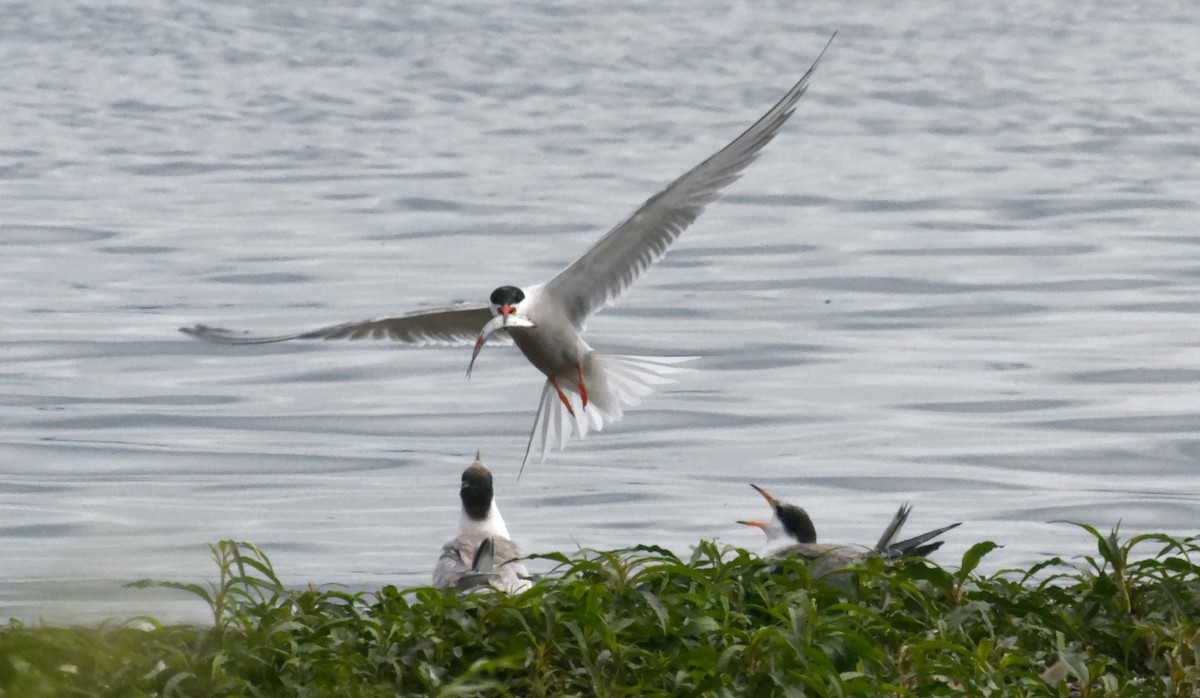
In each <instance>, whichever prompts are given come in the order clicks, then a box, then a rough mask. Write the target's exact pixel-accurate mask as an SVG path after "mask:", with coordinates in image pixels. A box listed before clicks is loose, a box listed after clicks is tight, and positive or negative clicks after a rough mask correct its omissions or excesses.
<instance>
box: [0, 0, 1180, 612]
mask: <svg viewBox="0 0 1200 698" xmlns="http://www.w3.org/2000/svg"><path fill="white" fill-rule="evenodd" d="M334 5H336V6H334ZM493 5H495V6H493ZM676 5H678V6H676ZM768 5H771V6H768ZM878 5H880V4H879V3H834V2H814V3H805V4H803V5H802V6H796V5H795V4H794V3H729V4H722V3H717V2H702V3H688V4H674V3H657V2H641V3H632V2H625V3H604V4H600V5H597V4H592V5H589V6H588V7H589V9H588V11H587V12H586V13H582V12H580V11H579V10H577V9H575V8H576V6H575V5H573V4H567V3H563V4H555V3H548V2H532V3H529V2H525V3H495V4H492V3H483V4H480V3H450V2H442V3H425V4H422V3H396V4H394V5H387V6H380V5H377V4H368V3H358V4H354V3H335V4H329V3H316V2H303V1H292V2H287V3H257V4H253V5H252V6H251V7H249V8H248V7H242V6H241V5H240V4H238V3H224V2H198V1H195V0H187V1H185V2H175V3H155V2H148V1H138V0H133V1H130V2H124V3H117V4H112V5H99V4H90V3H89V4H83V3H80V4H75V3H69V2H50V3H32V2H31V3H6V4H3V5H0V64H2V65H4V66H5V68H4V70H3V71H2V72H0V99H2V102H0V104H2V105H3V109H0V134H2V135H0V244H2V249H3V255H2V257H0V326H2V327H3V330H2V331H0V375H2V378H0V616H4V617H7V616H15V617H19V618H25V619H36V618H47V619H55V620H63V619H67V620H86V619H93V618H99V617H109V616H116V617H123V616H126V615H129V614H132V613H155V614H159V615H164V616H166V617H193V618H194V617H201V615H202V613H203V609H202V608H201V607H200V606H199V605H198V604H197V603H195V602H192V601H190V600H188V599H186V598H179V597H178V596H176V595H172V594H149V593H147V592H133V591H122V590H121V589H120V585H121V584H122V583H124V582H128V581H131V580H134V579H138V578H142V577H156V578H167V579H176V580H194V579H202V578H206V577H211V575H212V571H213V568H212V565H211V563H210V562H209V559H208V553H207V550H206V548H205V544H206V543H209V542H213V541H216V540H218V539H221V538H237V539H244V540H249V541H253V542H255V543H257V544H258V545H260V546H261V547H262V548H264V549H265V550H266V551H267V552H268V554H270V555H271V556H272V559H273V561H274V563H275V565H276V567H277V569H278V570H279V571H280V573H281V574H282V576H283V577H284V579H285V580H286V581H288V582H289V583H293V584H305V583H309V582H313V583H326V582H335V583H341V584H346V585H348V586H350V587H351V588H372V587H378V586H381V585H383V584H397V585H411V584H420V583H424V582H426V581H427V579H428V576H427V575H428V572H429V571H430V570H431V568H432V565H433V560H434V559H435V557H436V555H437V551H438V548H439V546H440V545H441V543H442V542H443V541H445V540H446V539H448V538H449V537H450V536H451V535H452V533H453V531H454V528H455V526H456V523H457V518H458V502H457V486H458V478H459V473H460V472H461V470H462V468H463V467H464V466H466V465H467V464H468V463H469V461H470V460H471V457H472V456H473V455H474V453H475V450H476V449H480V450H482V452H483V456H484V460H485V461H486V462H487V463H488V464H489V465H490V467H491V468H492V469H493V471H494V472H495V473H496V476H497V482H498V488H499V489H498V497H499V501H500V504H501V508H502V510H503V511H504V514H505V517H506V519H507V520H508V524H509V528H510V530H512V531H513V533H514V535H516V536H517V537H518V539H519V540H520V541H521V543H522V544H523V546H524V547H525V549H526V550H527V551H530V552H543V551H552V550H572V549H574V548H576V547H577V546H587V547H603V548H611V547H620V546H627V545H631V544H636V543H653V544H658V545H662V546H666V547H669V548H671V549H674V550H676V551H678V552H680V553H685V552H687V550H688V549H689V546H690V545H692V544H694V543H695V542H696V541H697V540H699V539H702V538H718V539H720V540H721V541H723V542H727V543H732V544H737V545H742V546H747V547H752V548H757V547H758V546H759V545H760V543H761V541H760V538H761V535H760V534H759V532H758V531H756V530H753V529H748V528H743V527H740V526H738V525H736V524H735V523H734V520H735V519H738V518H745V517H751V516H764V515H767V514H768V511H767V509H766V507H765V505H764V504H763V502H762V500H761V499H760V498H759V497H758V495H757V494H755V493H754V491H753V490H751V489H750V488H749V487H748V486H747V483H749V482H755V483H757V484H760V485H762V486H764V487H766V488H768V489H770V490H771V491H772V492H773V493H775V494H776V495H778V496H780V497H783V498H786V499H790V500H793V501H795V502H797V503H800V504H802V505H804V506H806V507H807V508H808V510H809V511H810V512H811V514H812V515H813V518H814V519H815V520H816V523H817V527H818V530H819V531H820V532H821V533H822V537H824V538H825V539H826V540H840V541H861V542H869V541H872V540H874V538H875V537H876V536H877V534H878V532H879V531H880V530H881V528H882V526H883V524H884V523H885V522H886V519H887V517H888V516H889V515H890V514H891V512H892V511H893V510H894V509H895V507H896V506H897V505H898V504H899V503H900V502H902V501H904V500H908V501H910V502H912V503H913V505H914V506H915V512H914V514H913V518H912V519H911V520H910V527H911V530H914V531H915V530H920V529H923V528H931V527H934V526H940V525H944V524H946V523H949V522H952V521H963V522H964V524H963V526H962V527H961V528H958V529H956V530H954V531H952V532H951V533H949V534H947V535H946V539H947V543H946V546H945V547H944V548H943V550H942V552H941V553H939V555H938V559H940V560H941V561H943V562H946V563H951V564H952V563H953V562H954V561H956V560H958V559H959V556H961V554H962V552H963V551H964V550H965V549H966V548H967V547H968V546H970V545H971V544H973V543H975V542H977V541H980V540H984V539H991V540H995V541H997V542H1000V543H1002V544H1003V545H1004V546H1005V547H1004V548H1003V549H1001V550H999V551H997V552H996V553H994V554H993V555H992V556H991V557H989V558H988V564H987V567H988V569H991V570H996V569H1000V568H1003V567H1006V566H1010V565H1022V564H1028V563H1029V562H1032V561H1035V560H1040V559H1043V558H1044V557H1046V556H1049V555H1063V556H1073V555H1080V554H1086V553H1091V552H1093V551H1094V544H1093V543H1092V542H1091V541H1090V540H1089V539H1088V537H1087V536H1086V535H1084V534H1083V533H1082V532H1081V531H1080V530H1078V529H1076V528H1074V527H1072V526H1069V525H1066V524H1063V523H1053V522H1054V521H1057V520H1064V519H1065V520H1074V521H1087V522H1090V523H1092V524H1095V525H1096V526H1099V527H1101V528H1107V527H1110V526H1113V525H1115V524H1116V523H1117V522H1118V521H1121V527H1122V531H1124V532H1125V533H1127V534H1134V533H1140V532H1146V531H1164V532H1167V533H1171V534H1176V535H1191V534H1195V533H1196V532H1197V517H1198V514H1200V478H1198V477H1197V469H1198V467H1200V235H1198V234H1197V220H1198V217H1197V213H1198V209H1200V207H1198V205H1197V192H1200V98H1198V97H1197V95H1200V44H1197V42H1196V41H1195V38H1196V37H1195V27H1196V26H1197V22H1198V21H1200V10H1198V9H1197V6H1196V5H1195V3H1192V2H1186V1H1181V2H1177V3H1171V2H1157V3H1146V4H1138V3H1117V2H1113V3H1079V4H1078V6H1075V5H1067V4H1065V3H1052V2H1033V1H1030V0H1026V1H1024V2H1012V3H975V2H946V3H940V4H935V3H923V2H920V3H918V2H908V3H899V4H895V6H894V7H882V6H878ZM835 29H837V30H839V31H840V34H839V36H838V38H837V39H836V40H835V41H834V44H833V46H832V48H831V49H830V52H829V54H828V55H827V56H826V60H825V62H824V63H823V64H822V66H821V68H820V70H819V72H818V73H817V75H816V76H815V78H814V79H813V82H812V87H811V89H810V91H809V93H808V95H807V96H805V97H804V99H803V100H802V101H801V104H800V106H799V109H798V111H797V113H796V116H795V117H794V118H793V120H792V121H791V122H790V123H789V124H788V125H787V126H786V127H785V129H784V131H783V133H782V134H781V135H780V136H779V138H777V139H776V140H775V141H774V142H773V143H771V145H770V146H769V147H768V149H767V152H766V154H765V156H764V157H763V158H762V159H761V160H760V161H758V162H757V163H755V164H754V165H753V166H752V167H751V169H750V170H749V172H748V173H747V175H746V176H745V177H744V178H743V179H742V180H741V181H740V182H738V183H736V184H735V185H734V186H732V187H730V189H729V195H728V196H727V197H725V198H724V199H723V200H721V201H720V202H718V203H717V204H716V205H714V206H712V207H711V208H710V209H709V211H708V212H707V213H706V214H705V215H704V216H703V217H702V218H701V219H700V220H699V222H698V223H697V224H696V225H695V226H693V227H692V228H691V229H690V230H689V231H688V232H687V233H686V234H685V235H684V237H683V238H682V239H681V240H680V241H679V242H678V243H677V244H676V245H675V246H674V248H673V249H672V250H671V252H670V254H669V255H668V256H667V258H666V259H665V260H664V261H663V262H662V263H660V264H659V265H657V266H656V267H655V268H653V269H652V270H651V272H650V273H649V274H648V275H647V276H646V277H644V278H643V279H642V280H641V281H640V282H639V283H638V284H637V285H636V286H635V287H634V289H633V290H632V292H631V293H630V294H628V295H627V296H625V297H624V298H623V299H622V301H621V303H620V304H619V305H617V306H616V307H613V308H611V309H607V310H605V311H604V312H603V313H602V314H601V315H599V316H597V317H596V318H594V319H593V321H592V322H591V323H590V326H589V334H588V337H589V340H590V341H591V343H592V344H593V346H595V347H596V348H597V349H600V350H603V351H613V352H622V353H639V354H662V355H673V354H687V355H693V354H694V355H700V356H702V357H703V359H702V361H701V362H700V363H699V368H700V369H701V370H700V371H698V372H696V373H693V374H690V375H687V376H684V378H683V380H682V381H681V382H679V383H678V384H676V385H673V386H668V387H666V388H665V389H663V390H660V391H659V392H657V393H656V394H654V395H653V396H652V397H650V398H649V399H647V400H646V401H645V402H644V404H643V405H642V406H641V407H639V408H636V409H634V410H632V411H631V412H629V413H628V414H627V415H626V418H625V420H624V421H623V422H622V423H620V424H619V425H616V426H615V427H613V428H611V429H609V430H605V431H604V432H603V433H600V434H593V435H589V436H588V437H587V438H586V439H584V440H582V441H573V442H572V443H571V444H570V445H569V446H568V448H567V450H566V451H565V452H563V453H561V454H560V453H555V454H553V455H552V456H551V457H550V459H549V460H548V461H547V462H546V463H545V464H544V465H537V464H535V465H532V466H530V467H529V468H528V469H527V470H526V472H525V474H524V476H523V477H522V478H521V480H520V481H519V482H518V480H517V467H518V465H519V463H520V459H521V456H522V454H523V452H524V447H525V441H526V437H527V435H528V430H529V427H530V425H531V423H532V419H533V411H534V408H535V406H536V402H537V397H538V394H539V391H540V388H541V377H540V375H538V374H537V373H536V372H535V371H534V370H533V369H532V368H531V367H530V366H528V364H526V363H525V362H524V360H523V359H522V358H521V357H520V355H519V354H518V353H517V352H516V350H515V349H512V348H496V347H489V348H487V349H486V350H485V352H484V353H483V355H482V357H481V359H480V363H479V364H477V366H476V370H475V373H474V376H473V378H472V379H471V380H470V381H469V382H468V381H467V380H466V379H465V378H464V375H463V374H464V371H465V369H466V364H467V360H468V358H469V351H470V350H469V348H462V349H446V348H428V349H419V348H411V347H404V346H399V345H393V344H389V343H386V342H370V341H367V342H357V343H297V344H283V345H271V346H261V347H221V346H212V345H207V344H203V343H200V342H196V341H194V340H191V339H189V338H187V337H185V336H183V335H180V334H179V333H177V332H176V328H177V327H179V326H181V325H189V324H193V323H196V322H206V323H210V324H217V325H222V326H226V327H233V328H249V329H255V330H259V331H264V332H274V331H290V330H297V329H304V328H310V327H317V326H321V325H325V324H331V323H336V322H342V321H348V320H358V319H364V318H368V317H372V316H379V315H387V314H392V313H397V312H402V311H409V310H414V309H419V308H424V307H438V306H442V305H445V304H447V303H448V302H453V301H464V300H470V301H482V300H484V299H485V298H486V296H487V294H488V293H489V292H490V291H491V289H492V288H494V287H495V286H498V285H501V284H503V283H516V284H528V283H534V282H537V281H541V280H544V279H546V278H548V277H549V276H551V275H552V274H554V273H555V272H557V271H558V270H559V269H560V268H561V267H562V266H564V265H565V264H566V263H568V262H569V261H571V260H572V259H573V258H574V257H575V256H576V255H578V254H579V253H581V252H582V251H583V250H584V249H586V247H587V246H588V245H589V244H590V243H591V242H592V241H593V240H594V239H596V238H597V237H598V236H599V235H600V234H602V233H603V232H604V231H605V230H607V229H608V227H609V226H611V225H613V224H614V223H616V222H617V221H618V220H620V219H621V218H623V217H624V216H625V215H626V214H627V213H629V212H630V211H632V210H633V209H634V208H635V207H636V206H637V205H638V204H639V203H640V202H641V201H642V200H644V199H645V198H646V197H647V196H649V195H650V194H652V193H653V192H655V191H657V190H658V189H659V188H660V187H661V186H663V185H664V184H665V183H667V182H669V181H670V180H671V179H673V178H674V177H676V176H677V175H679V174H680V173H681V172H683V171H684V170H685V169H687V168H689V167H691V166H692V165H694V164H696V163H697V162H699V161H700V160H701V159H702V158H704V157H706V156H707V155H708V154H710V153H711V152H713V151H715V150H716V149H717V148H719V147H720V146H722V145H724V143H725V142H727V141H728V140H729V139H731V138H732V137H733V136H735V135H736V134H737V133H738V132H740V131H741V130H742V129H743V128H745V127H746V126H748V125H749V124H750V123H751V122H752V121H753V120H754V119H756V118H757V117H758V116H759V115H760V114H761V113H762V112H764V111H765V110H766V109H767V107H769V106H770V104H772V103H773V102H774V101H775V100H776V99H777V98H778V97H779V96H781V95H782V94H783V92H784V91H785V90H786V89H787V87H788V86H789V85H791V83H792V82H794V81H795V80H796V79H797V78H798V77H799V75H800V74H801V73H802V72H803V71H804V70H805V69H806V68H807V67H808V65H809V64H810V63H811V61H812V60H813V58H815V56H816V55H817V53H818V52H819V50H820V48H821V46H822V45H823V44H824V42H825V40H826V39H827V38H828V36H829V35H830V34H831V33H832V32H833V31H834V30H835ZM1147 552H1150V550H1147Z"/></svg>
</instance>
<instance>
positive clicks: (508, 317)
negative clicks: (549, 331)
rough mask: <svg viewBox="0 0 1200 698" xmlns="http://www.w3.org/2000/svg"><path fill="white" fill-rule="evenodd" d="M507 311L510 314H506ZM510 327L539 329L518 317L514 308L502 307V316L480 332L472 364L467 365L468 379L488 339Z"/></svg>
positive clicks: (491, 321)
mask: <svg viewBox="0 0 1200 698" xmlns="http://www.w3.org/2000/svg"><path fill="white" fill-rule="evenodd" d="M505 310H507V311H508V312H504V311H505ZM510 327H537V324H536V323H534V322H532V321H530V320H526V319H525V318H523V317H521V316H520V315H517V314H516V311H515V309H514V308H513V307H512V306H508V305H505V306H501V314H500V315H497V316H496V317H494V318H492V319H491V320H488V324H486V325H484V326H483V329H482V330H479V337H478V338H477V339H476V340H475V350H474V351H472V352H471V363H469V364H467V378H470V377H471V369H472V368H474V367H475V358H476V357H477V356H479V352H480V350H482V349H483V345H484V344H487V341H488V337H491V336H492V335H493V334H495V333H496V332H497V331H499V330H506V329H508V328H510Z"/></svg>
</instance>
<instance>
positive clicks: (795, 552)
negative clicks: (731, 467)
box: [738, 484, 961, 578]
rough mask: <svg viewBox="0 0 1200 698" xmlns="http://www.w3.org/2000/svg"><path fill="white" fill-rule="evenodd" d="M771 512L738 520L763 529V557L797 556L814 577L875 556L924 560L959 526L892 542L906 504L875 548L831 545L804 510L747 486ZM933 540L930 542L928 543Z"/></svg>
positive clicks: (906, 512) (906, 511)
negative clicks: (820, 537) (765, 518)
mask: <svg viewBox="0 0 1200 698" xmlns="http://www.w3.org/2000/svg"><path fill="white" fill-rule="evenodd" d="M750 486H751V487H753V488H754V489H755V490H757V491H758V493H759V494H761V495H762V496H763V499H765V500H767V504H770V505H771V510H772V511H773V512H774V514H773V516H772V517H771V520H770V521H768V522H762V521H757V520H752V519H744V520H741V521H738V523H740V524H745V525H746V526H754V527H756V528H759V529H762V532H763V533H765V534H766V535H767V543H766V546H765V547H764V548H763V550H762V556H763V557H799V558H804V559H806V560H808V561H809V565H810V568H809V569H810V571H811V572H812V575H813V577H817V578H819V577H824V576H826V575H828V574H829V573H831V572H836V571H837V570H841V569H845V568H846V567H852V566H854V565H857V564H859V563H861V562H862V561H863V560H865V559H866V558H867V557H868V556H870V555H878V556H880V557H882V558H884V559H888V560H895V559H899V558H903V557H924V556H926V555H929V554H930V553H932V552H933V551H935V550H937V549H938V548H940V547H942V543H943V542H944V541H940V540H938V541H935V540H933V539H934V538H937V537H938V536H940V535H941V534H943V533H945V532H946V531H949V530H950V529H952V528H955V527H957V526H959V525H961V522H960V523H953V524H950V525H949V526H943V527H942V528H937V529H934V530H932V531H929V532H927V533H922V534H921V535H919V536H914V537H912V538H908V539H906V540H902V541H897V542H893V541H895V539H896V536H898V535H900V529H901V528H902V527H903V526H904V522H905V521H907V520H908V515H909V513H910V512H911V511H912V507H910V506H909V505H908V503H905V504H902V505H900V509H899V510H898V511H897V512H896V515H895V516H893V517H892V520H891V522H890V523H889V524H888V526H887V528H886V529H884V531H883V535H882V536H880V537H879V541H878V542H877V543H875V547H873V548H870V549H866V548H864V547H862V546H857V545H830V544H821V543H818V542H817V529H816V527H814V526H813V522H812V518H811V517H809V515H808V512H806V511H805V510H804V509H802V508H800V507H798V506H796V505H795V504H790V503H788V502H785V501H782V500H779V499H776V498H775V497H772V496H771V495H770V493H768V492H767V491H766V490H764V489H763V488H761V487H759V486H758V485H753V484H752V485H750ZM930 541H932V542H930Z"/></svg>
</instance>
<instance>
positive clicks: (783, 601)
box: [0, 525, 1200, 696]
mask: <svg viewBox="0 0 1200 698" xmlns="http://www.w3.org/2000/svg"><path fill="white" fill-rule="evenodd" d="M1081 528H1082V529H1083V530H1085V531H1086V532H1087V533H1088V534H1089V535H1090V536H1092V537H1093V538H1094V539H1095V541H1096V545H1097V554H1096V555H1090V556H1084V557H1083V558H1081V559H1080V560H1076V561H1065V560H1062V559H1060V558H1052V559H1049V560H1046V561H1044V562H1041V563H1039V564H1037V565H1034V566H1033V567H1032V568H1030V569H1028V570H1006V571H1002V572H999V573H997V574H993V575H989V576H983V575H979V574H977V573H976V570H977V568H978V565H979V563H980V561H981V560H982V559H983V558H984V556H986V555H987V553H988V552H990V551H991V550H992V549H994V548H995V544H993V543H980V544H978V545H976V546H974V547H972V548H971V549H970V550H968V551H967V552H966V554H964V555H963V557H962V560H961V561H960V564H959V567H958V568H957V569H950V570H948V569H943V568H942V567H939V566H938V565H936V564H934V563H933V562H930V561H927V560H914V561H906V562H903V563H901V564H899V565H888V564H885V563H884V562H883V561H881V560H869V561H868V562H866V563H865V564H864V565H863V566H862V567H860V568H857V569H856V570H855V571H854V577H855V579H856V583H855V584H853V585H850V586H849V587H843V586H833V585H830V584H827V583H825V582H824V581H822V580H819V579H813V578H812V577H811V575H810V574H809V572H808V569H807V568H806V567H805V566H804V565H803V564H802V563H801V562H799V561H782V562H779V561H763V560H760V559H758V558H757V557H756V556H754V555H751V554H749V553H746V552H745V551H742V550H738V549H735V548H728V547H719V546H717V545H715V544H712V543H701V544H700V545H698V546H697V547H696V548H695V549H694V550H693V551H692V553H691V555H690V557H688V558H687V559H681V558H679V557H677V556H676V555H674V554H672V553H671V552H669V551H667V550H663V549H660V548H655V547H649V546H639V547H636V548H631V549H628V550H620V551H581V552H579V553H577V554H574V555H570V556H568V555H560V554H553V555H546V556H541V557H543V558H544V559H547V560H549V561H551V562H552V563H553V564H555V565H556V569H555V571H554V573H553V574H551V575H548V576H547V577H546V578H545V579H542V580H540V581H538V582H537V583H536V584H535V585H534V586H533V588H532V589H531V590H530V591H528V592H526V593H524V594H521V595H518V596H514V597H508V596H504V595H502V594H471V595H462V596H460V595H456V594H454V593H452V592H447V591H443V590H437V589H432V588H418V589H410V590H399V589H396V588H394V587H385V588H384V589H381V590H379V591H378V592H370V593H367V592H363V593H348V592H345V591H340V590H338V589H336V588H334V587H314V588H309V589H303V590H295V589H288V588H286V587H285V586H284V585H283V584H282V583H281V582H280V581H279V579H278V577H277V576H276V574H275V572H274V568H273V567H272V565H271V562H270V560H269V559H268V557H267V555H266V554H265V553H264V552H263V551H261V550H259V549H258V548H257V547H255V546H253V545H251V544H249V543H238V542H232V541H223V542H220V543H218V544H216V545H213V546H211V547H212V551H213V555H214V558H215V560H216V563H217V569H218V575H217V579H216V580H215V581H214V582H213V583H211V584H209V585H198V584H181V583H177V582H154V581H148V580H143V581H142V582H138V583H136V585H137V586H142V587H146V586H156V587H167V588H172V589H178V590H181V591H184V592H187V593H190V594H192V595H194V596H196V597H197V598H199V599H202V600H203V602H204V603H206V604H207V605H208V607H209V608H210V609H211V612H212V625H211V626H203V627H196V626H178V625H176V626H172V625H163V624H160V623H158V622H157V621H155V620H154V619H152V618H135V619H132V620H130V621H128V622H125V623H121V624H105V625H100V626H98V627H90V628H65V627H48V626H40V625H25V624H22V623H18V622H11V623H10V624H9V625H8V626H7V627H6V628H3V629H0V696H150V695H153V696H280V695H290V696H327V695H339V696H340V695H345V696H396V695H405V696H409V695H415V696H419V695H436V696H465V695H471V696H474V695H496V696H560V695H603V696H627V695H628V696H632V695H714V696H725V695H728V696H742V695H781V696H880V695H898V696H936V695H946V696H960V695H972V696H1012V695H1022V696H1067V695H1078V696H1195V695H1200V662H1198V661H1197V653H1198V650H1200V574H1198V571H1200V568H1198V567H1197V566H1196V564H1195V563H1194V562H1193V561H1194V560H1195V559H1196V556H1197V554H1200V543H1198V541H1197V539H1196V538H1187V539H1182V540H1181V539H1175V538H1171V537H1169V536H1165V535H1158V534H1155V535H1143V536H1136V537H1133V538H1129V539H1127V540H1122V539H1121V538H1120V537H1119V535H1118V532H1117V531H1113V532H1111V533H1108V534H1102V533H1100V532H1099V531H1097V530H1096V529H1095V528H1093V527H1090V526H1086V525H1084V526H1081Z"/></svg>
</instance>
